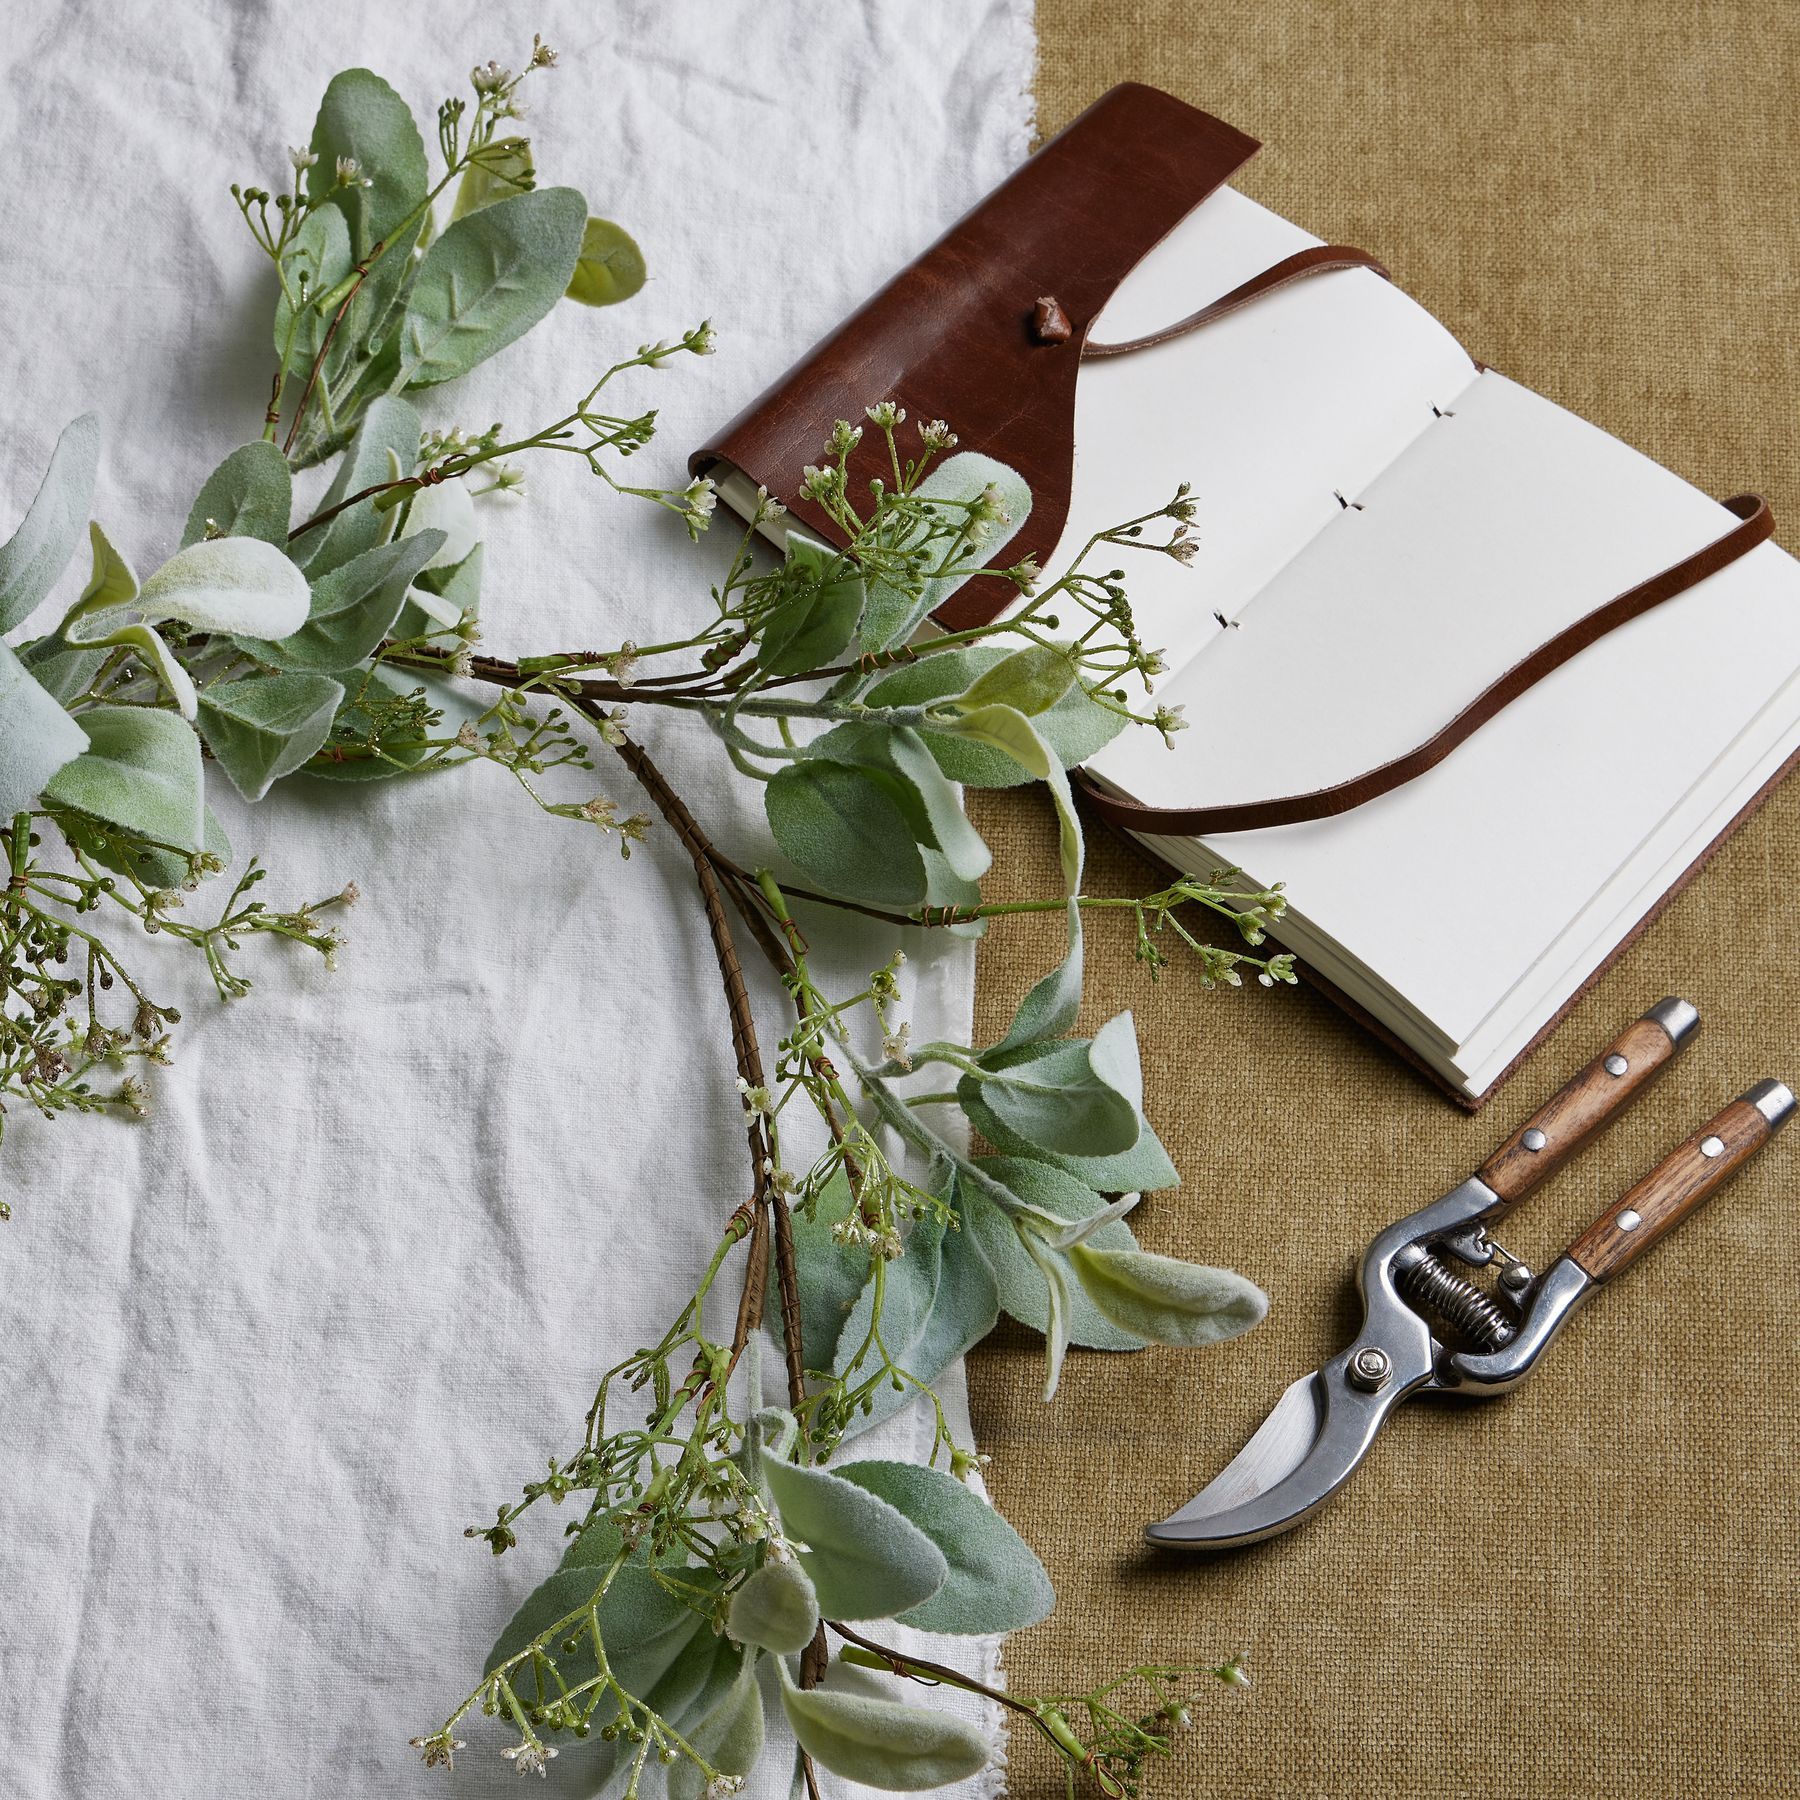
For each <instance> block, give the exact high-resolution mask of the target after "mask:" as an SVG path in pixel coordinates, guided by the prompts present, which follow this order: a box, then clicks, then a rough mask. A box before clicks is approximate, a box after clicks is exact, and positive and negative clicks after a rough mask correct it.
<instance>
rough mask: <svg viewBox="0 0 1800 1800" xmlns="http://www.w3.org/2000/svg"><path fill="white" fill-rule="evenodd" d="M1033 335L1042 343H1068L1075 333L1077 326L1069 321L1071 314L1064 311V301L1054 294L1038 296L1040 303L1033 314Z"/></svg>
mask: <svg viewBox="0 0 1800 1800" xmlns="http://www.w3.org/2000/svg"><path fill="white" fill-rule="evenodd" d="M1031 335H1032V336H1033V337H1034V338H1036V339H1037V341H1038V342H1039V343H1040V344H1066V343H1067V342H1068V341H1069V339H1070V338H1072V337H1073V336H1074V335H1075V327H1074V326H1073V325H1071V324H1070V323H1069V315H1068V314H1067V313H1066V312H1064V311H1063V307H1062V302H1061V301H1060V300H1058V299H1057V297H1056V296H1055V295H1054V294H1040V295H1039V296H1038V303H1037V305H1036V307H1034V308H1033V309H1032V314H1031Z"/></svg>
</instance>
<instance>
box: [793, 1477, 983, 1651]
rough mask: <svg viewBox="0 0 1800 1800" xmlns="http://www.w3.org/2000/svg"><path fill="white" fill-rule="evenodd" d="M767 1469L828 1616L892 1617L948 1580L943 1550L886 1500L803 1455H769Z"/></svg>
mask: <svg viewBox="0 0 1800 1800" xmlns="http://www.w3.org/2000/svg"><path fill="white" fill-rule="evenodd" d="M762 1473H763V1480H764V1481H765V1482H767V1483H768V1487H769V1492H770V1493H771V1494H772V1495H773V1496H774V1499H775V1505H776V1508H777V1509H778V1510H779V1512H780V1514H781V1524H782V1529H783V1531H785V1532H786V1533H787V1534H788V1536H790V1537H793V1538H797V1539H798V1540H799V1541H800V1542H802V1543H804V1544H805V1545H806V1546H807V1548H806V1549H805V1550H803V1551H801V1552H800V1566H801V1567H802V1568H803V1569H805V1571H806V1572H807V1574H808V1575H810V1576H811V1577H812V1584H813V1587H814V1588H815V1589H816V1590H817V1591H818V1597H819V1610H820V1611H821V1612H823V1613H824V1614H825V1616H826V1617H827V1618H831V1619H887V1618H892V1617H893V1615H894V1614H895V1613H899V1612H905V1611H906V1610H907V1608H908V1607H912V1606H918V1605H919V1604H920V1603H921V1602H923V1601H926V1600H929V1599H930V1598H931V1596H932V1595H933V1594H935V1593H936V1592H937V1591H938V1589H939V1588H941V1587H942V1586H943V1585H944V1581H945V1578H946V1577H947V1576H948V1575H949V1573H950V1566H949V1564H948V1563H946V1562H945V1561H944V1555H943V1552H942V1551H941V1550H939V1549H938V1547H937V1546H936V1545H935V1544H934V1543H932V1541H931V1540H930V1539H929V1538H928V1537H926V1535H925V1534H924V1533H923V1532H922V1531H920V1530H919V1528H918V1527H917V1526H916V1525H912V1524H910V1523H908V1521H907V1520H905V1519H903V1518H901V1516H900V1515H899V1514H898V1513H897V1512H895V1511H894V1509H893V1508H892V1507H891V1506H889V1505H888V1503H887V1502H886V1501H885V1500H878V1499H877V1498H876V1497H875V1496H874V1495H873V1494H870V1493H866V1492H865V1491H864V1490H863V1489H862V1488H859V1487H857V1486H856V1485H855V1484H854V1483H853V1482H848V1481H840V1480H839V1479H838V1478H837V1476H835V1475H828V1474H827V1473H826V1472H825V1471H824V1470H823V1469H811V1468H804V1467H802V1466H801V1465H800V1464H798V1463H787V1462H777V1461H775V1460H774V1459H773V1458H764V1461H763V1471H762Z"/></svg>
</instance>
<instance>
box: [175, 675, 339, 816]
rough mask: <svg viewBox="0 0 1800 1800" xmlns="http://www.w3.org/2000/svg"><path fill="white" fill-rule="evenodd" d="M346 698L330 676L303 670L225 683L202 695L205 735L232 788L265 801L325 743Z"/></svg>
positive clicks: (201, 728)
mask: <svg viewBox="0 0 1800 1800" xmlns="http://www.w3.org/2000/svg"><path fill="white" fill-rule="evenodd" d="M343 698H344V690H343V688H342V686H341V685H340V684H339V683H337V682H335V681H333V680H332V679H331V677H330V676H329V675H313V674H308V673H306V672H304V671H298V670H297V671H295V672H293V673H291V674H286V675H269V676H255V677H252V678H251V679H249V680H247V681H228V682H224V683H221V684H220V685H219V686H218V687H212V688H208V689H206V691H205V692H204V693H202V694H201V695H200V702H199V718H200V735H201V736H202V737H203V738H204V739H205V740H206V747H207V748H208V749H209V750H210V751H211V752H212V753H213V756H214V758H215V759H216V760H217V762H218V764H219V767H220V768H221V769H223V770H224V771H225V773H226V774H227V775H228V776H230V777H231V784H232V786H233V787H235V788H236V789H237V791H238V792H239V793H240V794H242V795H243V796H244V798H245V799H246V800H260V799H261V798H262V797H263V795H264V794H266V793H267V792H268V791H269V789H270V788H271V787H272V786H273V785H274V784H275V783H276V782H277V781H279V780H280V779H281V778H282V776H284V775H291V774H292V773H293V772H294V770H296V769H297V768H299V767H300V765H301V764H302V763H304V762H305V761H306V760H307V759H308V758H309V757H311V755H312V754H313V752H314V751H315V750H317V749H318V748H319V746H320V745H321V744H322V743H324V741H325V739H326V736H327V734H328V733H329V732H330V730H331V722H332V720H333V719H334V718H335V717H336V716H337V709H338V707H339V705H340V704H341V703H342V702H343Z"/></svg>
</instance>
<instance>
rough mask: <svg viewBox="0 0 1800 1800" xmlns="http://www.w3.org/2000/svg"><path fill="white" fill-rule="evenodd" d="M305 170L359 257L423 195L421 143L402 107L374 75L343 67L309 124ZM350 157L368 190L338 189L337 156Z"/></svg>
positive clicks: (316, 196)
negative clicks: (337, 214)
mask: <svg viewBox="0 0 1800 1800" xmlns="http://www.w3.org/2000/svg"><path fill="white" fill-rule="evenodd" d="M312 152H313V155H314V156H316V157H317V158H318V161H317V162H315V163H314V164H313V165H312V167H311V168H309V169H308V170H307V171H306V192H307V196H308V198H309V199H312V200H315V201H317V200H324V199H327V198H329V199H330V200H331V201H332V204H333V205H335V206H337V207H338V208H339V209H340V210H341V211H342V212H343V215H344V218H345V220H346V222H347V223H348V225H349V228H350V238H351V242H352V244H353V246H354V248H355V251H356V255H357V257H358V258H362V257H366V256H367V255H368V253H369V252H370V250H371V249H373V248H374V246H375V245H376V244H378V243H381V242H383V241H384V240H385V239H387V238H388V237H389V236H391V235H392V233H393V232H394V230H395V229H396V228H397V227H398V226H399V225H400V224H401V222H402V221H403V220H404V219H405V218H406V216H407V215H408V214H409V213H410V212H411V211H412V210H413V208H414V207H416V206H417V205H418V204H419V203H420V202H421V201H422V200H423V199H424V198H425V189H426V178H427V169H426V164H425V143H424V140H423V139H422V138H421V137H420V136H419V128H418V126H417V124H415V123H414V121H413V116H412V113H411V111H410V110H409V108H408V107H407V104H406V102H405V101H404V100H402V99H401V98H400V96H399V95H398V94H396V93H395V92H394V90H393V89H392V88H391V87H389V86H388V84H387V83H386V82H385V81H383V80H382V79H381V77H380V76H379V75H376V74H374V73H373V72H372V71H370V70H368V69H345V70H344V71H343V72H342V73H341V74H338V75H334V76H333V77H332V78H331V83H330V85H329V86H328V87H327V88H326V89H325V98H324V99H323V100H322V101H321V102H320V103H319V116H318V118H317V119H316V120H315V121H314V123H313V134H312ZM341 157H350V158H352V159H353V160H354V161H355V163H356V169H357V178H358V179H359V180H367V181H368V183H369V185H368V186H367V187H360V186H349V187H340V186H339V182H338V160H339V158H341Z"/></svg>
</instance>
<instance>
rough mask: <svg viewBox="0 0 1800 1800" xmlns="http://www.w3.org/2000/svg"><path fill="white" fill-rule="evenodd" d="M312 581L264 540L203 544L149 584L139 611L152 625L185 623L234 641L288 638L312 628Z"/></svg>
mask: <svg viewBox="0 0 1800 1800" xmlns="http://www.w3.org/2000/svg"><path fill="white" fill-rule="evenodd" d="M312 603H313V602H312V595H311V593H310V592H309V591H308V589H307V585H306V577H305V576H304V575H302V574H301V573H300V571H299V570H298V569H297V568H295V566H294V565H293V564H292V563H291V562H289V561H288V559H287V558H286V557H285V556H284V555H283V554H282V553H281V552H280V551H279V550H277V549H276V548H275V546H274V545H273V544H270V543H265V542H264V541H263V540H262V539H261V538H254V537H222V538H203V539H202V540H201V541H200V542H199V543H197V544H190V545H188V547H187V548H186V549H185V550H177V551H176V552H175V554H174V555H173V556H171V557H170V558H169V560H168V561H167V562H166V563H164V564H163V566H162V567H161V568H160V569H158V570H157V571H156V573H155V574H154V575H152V576H150V577H149V579H148V580H147V581H145V583H144V585H143V588H142V589H141V590H140V591H139V593H138V596H137V601H136V605H137V609H138V611H139V612H141V613H142V614H143V616H144V618H145V619H146V620H149V621H151V622H156V621H159V620H162V619H182V620H185V621H186V623H188V624H189V625H192V626H194V627H195V628H196V629H197V630H200V631H217V632H223V633H225V634H227V635H229V636H232V637H254V638H271V639H279V638H284V637H286V636H288V635H289V633H291V632H295V631H298V630H299V629H300V627H301V626H302V625H304V624H305V623H306V616H307V613H308V611H309V609H310V608H311V606H312Z"/></svg>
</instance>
